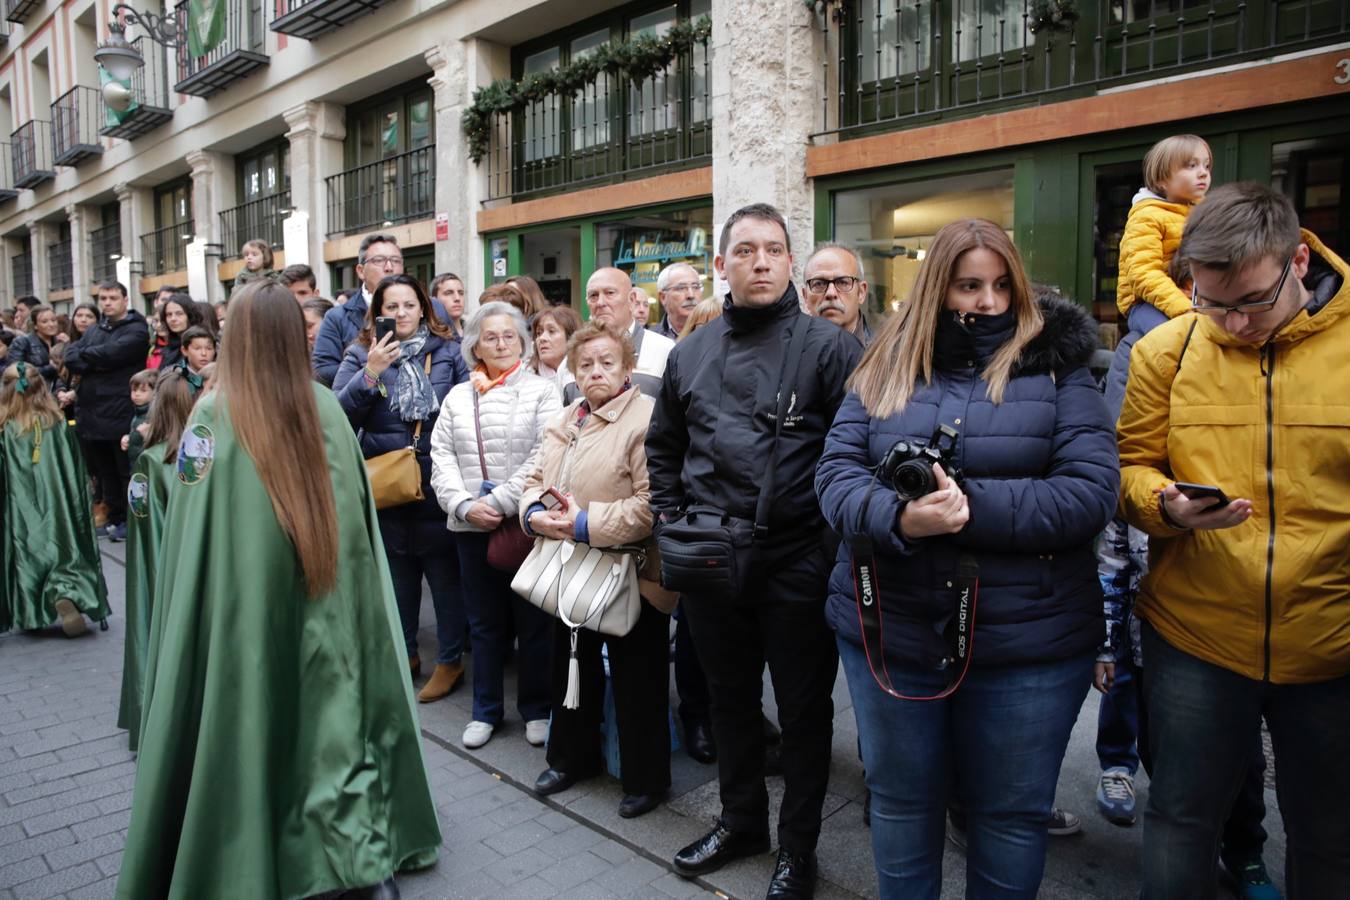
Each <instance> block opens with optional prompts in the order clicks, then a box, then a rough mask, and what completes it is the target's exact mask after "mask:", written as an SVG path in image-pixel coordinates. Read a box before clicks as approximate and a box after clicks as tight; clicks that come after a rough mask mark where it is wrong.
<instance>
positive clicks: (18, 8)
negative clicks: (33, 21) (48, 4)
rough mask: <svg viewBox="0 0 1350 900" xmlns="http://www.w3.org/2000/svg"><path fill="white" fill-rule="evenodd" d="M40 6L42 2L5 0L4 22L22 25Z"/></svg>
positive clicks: (38, 0)
mask: <svg viewBox="0 0 1350 900" xmlns="http://www.w3.org/2000/svg"><path fill="white" fill-rule="evenodd" d="M41 5H42V0H5V21H7V22H14V23H15V24H22V23H23V21H24V20H25V19H27V18H28V16H29V15H30V14H32V12H33V10H35V9H37V8H38V7H39V6H41Z"/></svg>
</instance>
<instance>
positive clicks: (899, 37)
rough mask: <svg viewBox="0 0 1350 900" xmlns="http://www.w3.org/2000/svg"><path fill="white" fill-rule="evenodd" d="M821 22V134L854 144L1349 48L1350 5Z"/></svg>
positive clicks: (874, 9)
mask: <svg viewBox="0 0 1350 900" xmlns="http://www.w3.org/2000/svg"><path fill="white" fill-rule="evenodd" d="M1070 6H1072V7H1073V9H1075V10H1076V11H1077V12H1078V15H1077V16H1076V17H1074V16H1070V17H1069V18H1062V19H1061V20H1060V21H1058V22H1054V21H1051V20H1050V19H1049V18H1047V17H1046V13H1045V11H1046V10H1047V9H1049V10H1056V9H1059V10H1064V9H1067V8H1069V7H1070ZM819 19H820V27H821V28H822V30H823V39H824V45H825V48H826V49H825V58H824V59H823V60H822V61H821V69H822V78H823V81H824V84H825V92H824V93H825V97H824V101H823V108H822V110H821V122H820V129H819V130H820V133H821V134H834V133H839V134H842V135H843V136H854V135H856V134H858V133H860V132H862V133H870V132H874V131H879V130H881V131H884V130H888V129H893V128H901V127H907V126H910V125H913V124H917V123H919V122H924V121H929V120H933V119H941V118H956V117H963V116H971V115H977V114H983V113H987V112H989V111H990V109H991V107H995V106H996V105H998V104H1000V103H1005V104H1008V103H1015V104H1021V105H1025V104H1026V103H1027V102H1028V100H1032V101H1051V100H1055V99H1066V98H1069V97H1080V96H1086V95H1090V94H1092V93H1095V92H1096V91H1097V90H1100V89H1104V88H1108V87H1116V86H1119V85H1122V84H1128V83H1130V82H1138V81H1146V80H1150V79H1155V78H1160V77H1164V76H1167V75H1174V74H1178V73H1181V72H1188V71H1196V70H1203V69H1206V68H1212V67H1215V66H1219V65H1229V64H1232V63H1234V62H1240V61H1242V60H1244V59H1249V58H1257V57H1261V56H1264V55H1269V54H1270V52H1271V51H1272V50H1290V51H1292V50H1299V49H1305V48H1310V47H1315V46H1317V45H1320V44H1328V43H1335V42H1339V41H1344V40H1345V39H1346V38H1347V36H1350V0H1084V2H1081V3H1078V4H1068V3H1065V4H1063V5H1062V6H1060V5H1058V4H1056V3H1055V2H1053V0H1052V2H1051V3H1050V4H1049V5H1048V6H1046V5H1044V4H1037V3H1035V2H1033V0H843V2H840V0H829V2H827V3H826V4H825V7H824V13H823V15H821V16H820V17H819Z"/></svg>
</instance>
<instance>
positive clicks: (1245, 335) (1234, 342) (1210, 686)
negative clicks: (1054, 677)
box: [1119, 183, 1350, 900]
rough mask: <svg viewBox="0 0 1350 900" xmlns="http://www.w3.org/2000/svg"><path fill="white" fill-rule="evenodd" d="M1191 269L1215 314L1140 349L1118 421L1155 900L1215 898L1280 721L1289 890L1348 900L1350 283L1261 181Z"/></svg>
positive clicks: (1203, 314)
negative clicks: (1138, 577) (1137, 557)
mask: <svg viewBox="0 0 1350 900" xmlns="http://www.w3.org/2000/svg"><path fill="white" fill-rule="evenodd" d="M1177 253H1178V255H1179V256H1180V258H1181V259H1182V261H1183V262H1185V263H1186V264H1188V265H1189V267H1190V270H1191V275H1192V278H1193V279H1194V289H1193V293H1192V304H1193V307H1194V308H1195V310H1196V313H1195V314H1191V315H1186V316H1182V317H1180V318H1177V319H1173V320H1172V321H1170V322H1168V323H1167V324H1165V325H1161V326H1159V327H1158V328H1155V329H1154V330H1153V331H1152V332H1150V333H1149V334H1148V335H1147V336H1146V337H1145V338H1143V339H1142V340H1141V341H1140V342H1139V343H1138V344H1137V345H1136V346H1135V348H1134V351H1133V355H1132V357H1131V363H1130V380H1129V386H1128V388H1127V390H1126V395H1125V404H1124V406H1123V408H1122V410H1121V415H1120V424H1119V438H1120V462H1121V468H1122V472H1121V511H1122V513H1123V514H1124V516H1125V518H1126V519H1127V521H1129V523H1130V524H1131V525H1134V526H1135V527H1136V528H1139V529H1142V530H1143V531H1144V532H1146V533H1147V534H1148V535H1149V538H1150V562H1151V569H1150V571H1149V573H1148V575H1147V576H1146V577H1145V579H1144V581H1143V583H1142V584H1141V586H1140V591H1139V599H1138V603H1137V607H1136V609H1137V612H1138V614H1139V615H1140V617H1141V618H1142V619H1143V620H1144V627H1143V643H1144V658H1145V659H1146V660H1147V661H1148V677H1147V678H1146V680H1145V697H1146V700H1147V706H1148V716H1149V744H1150V749H1151V751H1152V754H1153V759H1154V772H1153V780H1152V785H1151V787H1150V791H1149V802H1148V810H1147V812H1146V814H1145V823H1146V824H1145V830H1144V890H1143V897H1144V898H1145V900H1151V898H1163V897H1166V898H1173V897H1185V898H1192V897H1212V896H1213V895H1214V872H1215V865H1216V860H1217V855H1218V842H1219V833H1220V829H1221V827H1222V824H1223V821H1224V818H1225V816H1226V815H1227V812H1228V807H1229V804H1230V803H1231V802H1232V799H1233V797H1234V795H1235V794H1236V793H1237V791H1238V786H1239V782H1240V780H1241V778H1242V775H1243V772H1244V771H1245V770H1246V767H1247V764H1248V750H1249V748H1250V745H1251V740H1252V738H1253V736H1254V734H1255V732H1256V729H1258V728H1259V727H1260V723H1261V718H1262V717H1263V716H1264V717H1265V720H1266V722H1267V724H1268V726H1269V728H1270V733H1271V737H1272V740H1273V743H1274V749H1275V756H1276V777H1277V782H1278V786H1279V796H1280V811H1281V813H1282V814H1283V816H1284V823H1285V831H1286V834H1287V836H1288V846H1287V855H1286V873H1287V885H1286V887H1287V889H1288V891H1289V895H1290V897H1291V898H1298V897H1350V815H1346V814H1345V811H1344V803H1345V798H1346V797H1347V796H1350V766H1347V765H1346V761H1347V759H1350V489H1348V488H1350V365H1347V363H1346V361H1347V359H1350V267H1347V266H1346V264H1345V263H1344V262H1343V261H1342V260H1341V259H1340V258H1339V257H1337V256H1336V255H1335V254H1334V253H1332V252H1331V251H1329V250H1328V249H1327V248H1325V247H1324V246H1323V245H1322V243H1321V242H1320V241H1318V239H1317V238H1316V236H1314V235H1313V234H1311V233H1310V232H1307V231H1300V229H1299V227H1298V219H1297V216H1296V214H1295V212H1294V209H1293V206H1292V204H1290V202H1289V201H1288V199H1286V198H1285V197H1284V196H1282V195H1280V194H1278V193H1276V192H1274V191H1272V190H1271V189H1270V188H1268V187H1265V186H1262V185H1257V184H1251V183H1240V184H1232V185H1225V186H1223V187H1220V188H1217V189H1216V190H1214V191H1213V192H1212V193H1211V194H1210V196H1209V198H1208V199H1207V200H1206V201H1205V202H1204V204H1202V205H1201V206H1199V207H1198V208H1197V209H1196V211H1195V212H1194V213H1192V214H1191V218H1190V221H1189V222H1188V223H1187V225H1186V229H1185V232H1184V234H1183V236H1182V240H1181V246H1180V248H1179V249H1178V251H1177ZM1178 482H1180V483H1192V484H1198V485H1212V486H1216V487H1218V488H1220V489H1222V491H1223V493H1224V495H1225V497H1224V499H1225V500H1228V502H1227V503H1224V502H1223V500H1220V499H1216V498H1215V497H1213V496H1209V497H1206V496H1204V494H1205V492H1203V491H1196V490H1193V489H1190V488H1187V489H1186V490H1185V491H1183V490H1182V489H1180V488H1178V486H1177V483H1178ZM1188 494H1189V495H1190V496H1188Z"/></svg>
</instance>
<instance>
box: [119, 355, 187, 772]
mask: <svg viewBox="0 0 1350 900" xmlns="http://www.w3.org/2000/svg"><path fill="white" fill-rule="evenodd" d="M196 400H197V392H196V391H194V390H193V389H192V386H191V384H190V383H189V381H188V380H187V379H186V378H184V377H183V376H182V375H181V374H180V373H179V372H178V371H176V370H174V369H170V370H168V371H166V372H162V373H161V374H160V377H159V381H158V382H157V384H156V387H155V396H154V400H153V401H152V402H151V405H150V418H149V425H150V430H149V432H148V433H147V435H146V438H145V442H146V443H145V449H144V450H143V451H142V452H141V454H140V457H139V458H138V459H137V460H136V467H135V471H134V472H132V473H131V480H130V482H129V483H128V485H127V512H128V513H129V515H128V516H127V566H126V599H125V609H124V613H123V615H124V620H125V621H126V640H125V642H124V643H123V647H122V698H121V702H120V704H119V705H118V709H117V727H118V728H123V729H126V731H127V732H128V736H129V737H130V744H131V750H132V752H133V753H134V752H135V751H136V746H137V742H138V739H139V736H140V732H141V710H142V707H141V696H142V694H143V693H144V689H145V662H146V654H147V652H148V650H149V644H150V616H151V609H152V605H151V601H152V599H153V597H154V590H155V568H156V566H157V565H158V561H159V547H160V538H161V536H162V535H163V533H164V514H165V512H166V507H167V506H168V503H169V485H170V484H172V483H173V481H174V473H175V472H176V471H177V467H178V443H179V441H180V440H182V437H183V427H184V426H185V425H187V420H188V416H190V415H192V406H193V404H194V403H195V402H196Z"/></svg>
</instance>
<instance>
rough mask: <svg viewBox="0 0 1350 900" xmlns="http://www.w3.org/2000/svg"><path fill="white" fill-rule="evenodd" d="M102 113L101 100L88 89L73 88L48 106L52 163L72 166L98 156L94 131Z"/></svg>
mask: <svg viewBox="0 0 1350 900" xmlns="http://www.w3.org/2000/svg"><path fill="white" fill-rule="evenodd" d="M103 112H104V106H103V96H102V95H101V94H100V93H99V92H98V91H97V90H96V89H94V88H91V87H84V86H77V87H73V88H71V89H70V90H68V91H66V92H65V93H64V94H62V95H61V96H60V97H59V98H57V101H56V102H55V103H53V104H52V162H54V163H55V164H56V165H58V166H76V165H79V164H80V163H82V162H84V161H85V160H86V159H91V158H93V157H95V156H102V155H103V144H102V143H100V142H99V139H98V127H99V125H100V124H101V122H100V118H101V116H102V115H103Z"/></svg>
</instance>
